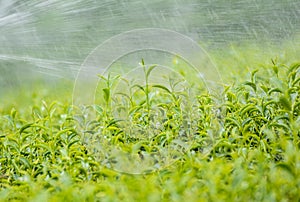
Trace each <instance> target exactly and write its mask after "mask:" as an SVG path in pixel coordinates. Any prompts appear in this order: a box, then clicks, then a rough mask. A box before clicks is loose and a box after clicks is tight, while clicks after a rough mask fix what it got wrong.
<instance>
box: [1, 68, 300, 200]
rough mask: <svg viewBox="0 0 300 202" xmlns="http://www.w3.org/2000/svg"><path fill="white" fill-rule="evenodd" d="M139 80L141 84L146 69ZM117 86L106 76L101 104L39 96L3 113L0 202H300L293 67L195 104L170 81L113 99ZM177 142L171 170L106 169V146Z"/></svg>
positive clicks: (299, 125) (297, 76) (202, 95)
mask: <svg viewBox="0 0 300 202" xmlns="http://www.w3.org/2000/svg"><path fill="white" fill-rule="evenodd" d="M145 73H146V74H145V78H146V81H147V75H149V74H150V73H151V68H149V69H148V70H147V71H145ZM118 79H120V78H119V77H115V78H102V80H103V82H104V84H106V86H104V87H103V88H102V89H100V91H101V93H102V98H103V99H102V100H103V103H99V104H98V105H94V106H72V105H71V104H69V103H67V104H64V103H62V102H45V101H40V100H39V99H38V98H39V97H38V94H37V95H36V96H37V98H36V99H35V101H34V102H33V103H32V104H31V106H30V107H27V108H23V107H22V108H18V107H17V106H15V107H13V108H12V107H8V106H4V107H3V108H2V109H1V117H0V118H1V122H0V139H1V141H0V200H8V201H15V200H21V201H23V200H29V201H47V200H48V201H95V200H96V201H118V200H119V201H298V200H299V199H300V198H299V193H300V180H299V179H300V171H299V169H300V152H299V146H300V132H299V131H300V118H299V113H300V65H299V64H294V65H290V66H285V65H278V64H276V63H275V62H274V64H273V65H272V66H271V67H268V68H265V69H259V70H255V71H252V73H251V74H250V75H249V78H248V79H245V80H244V81H242V82H239V83H230V84H229V85H224V88H223V91H222V93H221V96H220V95H219V96H218V97H216V96H215V95H214V94H211V93H208V92H204V91H197V93H198V94H196V96H193V100H188V99H186V98H188V97H190V95H188V94H187V93H188V92H189V91H188V90H187V89H184V90H182V89H181V90H178V91H176V88H175V86H174V85H175V83H172V82H171V84H174V85H171V84H170V86H168V87H167V86H161V85H156V86H155V85H150V84H147V82H146V85H145V86H141V85H131V84H129V87H128V88H129V89H134V90H133V91H130V92H129V94H124V93H123V94H120V93H115V94H113V91H112V87H113V84H112V83H113V82H114V80H118ZM177 84H178V83H177ZM172 86H173V87H174V88H172ZM100 91H99V93H100ZM157 92H159V93H157ZM155 93H156V94H155ZM20 102H22V100H20ZM116 114H117V115H116ZM124 114H125V115H126V116H125V117H127V118H126V120H125V119H124V118H123V117H124ZM122 118H123V119H122ZM154 126H155V127H154ZM143 131H144V133H143V134H142V135H141V133H142V132H143ZM145 131H146V132H145ZM129 134H133V135H129ZM179 137H180V138H179ZM174 140H176V142H177V143H178V145H180V147H178V148H179V149H178V148H177V149H178V152H179V153H180V154H181V155H180V156H178V155H177V156H176V159H175V160H174V161H172V163H170V164H164V166H160V167H158V169H153V170H150V171H149V170H148V171H147V172H141V173H139V174H131V173H130V172H117V171H114V169H110V168H111V167H113V166H114V160H115V159H113V158H111V157H110V156H107V153H105V151H110V149H108V148H111V147H112V146H113V147H119V148H122V149H124V150H126V151H130V152H135V153H137V154H146V153H155V152H157V151H160V149H163V148H165V147H168V145H171V144H172V142H174ZM100 146H101V147H105V146H107V150H105V148H104V152H103V150H101V149H99V147H100ZM108 153H109V152H108ZM173 157H174V156H172V158H173ZM141 161H143V159H141ZM162 164H163V162H159V165H162ZM125 171H126V170H125Z"/></svg>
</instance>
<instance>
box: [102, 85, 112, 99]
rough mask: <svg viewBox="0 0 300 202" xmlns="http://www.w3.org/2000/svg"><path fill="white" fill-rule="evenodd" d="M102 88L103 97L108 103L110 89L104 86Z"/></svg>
mask: <svg viewBox="0 0 300 202" xmlns="http://www.w3.org/2000/svg"><path fill="white" fill-rule="evenodd" d="M102 90H103V92H104V95H103V98H104V100H105V101H106V102H107V103H108V102H109V99H110V89H109V88H104V89H102Z"/></svg>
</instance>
